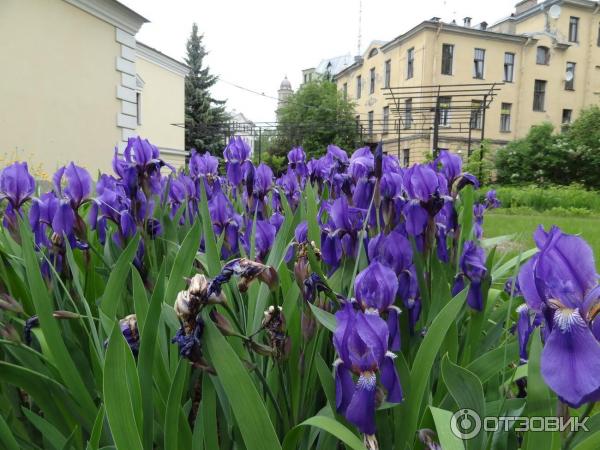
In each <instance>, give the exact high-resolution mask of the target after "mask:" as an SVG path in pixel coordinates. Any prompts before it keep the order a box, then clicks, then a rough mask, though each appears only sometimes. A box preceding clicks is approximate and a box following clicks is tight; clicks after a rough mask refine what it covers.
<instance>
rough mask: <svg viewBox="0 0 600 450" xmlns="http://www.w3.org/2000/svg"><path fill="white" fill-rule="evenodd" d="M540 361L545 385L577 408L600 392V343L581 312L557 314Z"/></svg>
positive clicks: (571, 311)
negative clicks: (597, 391) (589, 397)
mask: <svg viewBox="0 0 600 450" xmlns="http://www.w3.org/2000/svg"><path fill="white" fill-rule="evenodd" d="M541 359H542V361H541V366H542V376H543V377H544V380H545V381H546V384H548V386H550V388H551V389H552V390H553V391H554V392H556V394H557V395H558V396H559V397H561V399H563V401H564V402H566V403H568V404H569V405H571V406H573V407H575V408H576V407H579V406H580V405H581V404H582V403H583V402H584V401H585V399H586V396H589V395H590V394H592V393H593V392H594V391H596V390H598V389H599V388H600V377H598V374H599V373H600V343H599V342H598V341H597V340H596V338H595V337H594V335H593V333H592V331H591V330H590V328H589V327H588V325H587V324H586V323H585V321H584V320H583V318H582V317H581V315H580V313H579V311H578V310H573V309H563V310H557V311H555V313H554V326H553V328H552V332H551V333H550V336H549V337H548V339H547V341H546V344H545V345H544V349H543V351H542V358H541Z"/></svg>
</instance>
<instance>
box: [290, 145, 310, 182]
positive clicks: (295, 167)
mask: <svg viewBox="0 0 600 450" xmlns="http://www.w3.org/2000/svg"><path fill="white" fill-rule="evenodd" d="M287 157H288V167H289V169H290V170H291V171H292V172H294V173H295V174H296V176H297V177H298V178H301V179H304V178H305V177H306V175H308V167H307V165H306V153H304V149H303V148H302V147H295V148H293V149H291V150H290V151H289V152H288V154H287Z"/></svg>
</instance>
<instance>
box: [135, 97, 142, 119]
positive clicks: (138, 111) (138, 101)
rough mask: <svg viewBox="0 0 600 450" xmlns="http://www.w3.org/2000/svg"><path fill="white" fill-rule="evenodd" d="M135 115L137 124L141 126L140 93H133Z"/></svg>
mask: <svg viewBox="0 0 600 450" xmlns="http://www.w3.org/2000/svg"><path fill="white" fill-rule="evenodd" d="M135 114H136V116H137V124H138V125H141V124H142V93H141V92H136V93H135Z"/></svg>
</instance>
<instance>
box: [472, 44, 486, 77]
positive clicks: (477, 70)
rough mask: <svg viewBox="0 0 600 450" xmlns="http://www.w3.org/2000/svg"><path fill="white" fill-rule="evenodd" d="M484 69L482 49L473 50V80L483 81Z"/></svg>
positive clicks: (483, 51)
mask: <svg viewBox="0 0 600 450" xmlns="http://www.w3.org/2000/svg"><path fill="white" fill-rule="evenodd" d="M484 68H485V50H484V49H483V48H476V49H475V56H474V58H473V78H477V79H480V80H483V71H484Z"/></svg>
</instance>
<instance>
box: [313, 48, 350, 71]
mask: <svg viewBox="0 0 600 450" xmlns="http://www.w3.org/2000/svg"><path fill="white" fill-rule="evenodd" d="M353 62H354V58H353V57H352V55H350V53H348V54H346V55H342V56H334V57H333V58H328V59H323V60H321V62H320V63H319V64H318V65H317V67H316V68H315V72H317V73H318V74H321V75H322V74H325V73H327V72H329V74H331V75H336V74H337V73H339V72H341V71H342V70H344V69H345V68H346V67H348V66H350V65H351V64H352V63H353Z"/></svg>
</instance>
